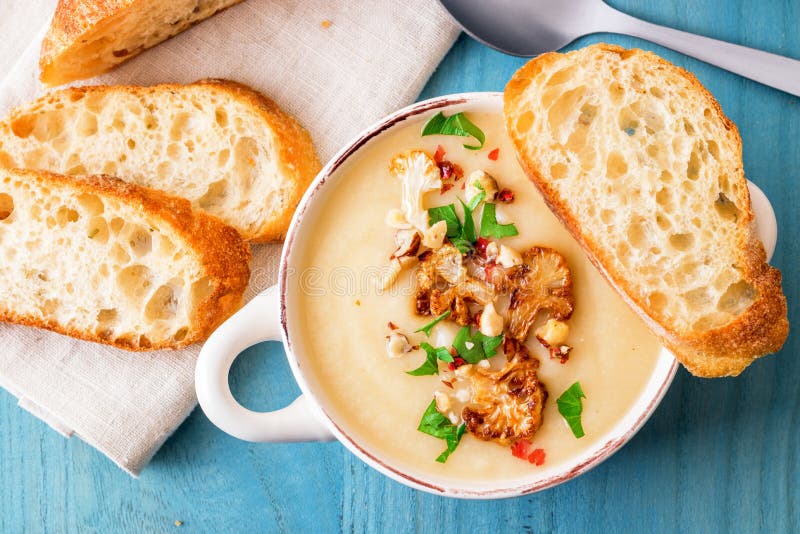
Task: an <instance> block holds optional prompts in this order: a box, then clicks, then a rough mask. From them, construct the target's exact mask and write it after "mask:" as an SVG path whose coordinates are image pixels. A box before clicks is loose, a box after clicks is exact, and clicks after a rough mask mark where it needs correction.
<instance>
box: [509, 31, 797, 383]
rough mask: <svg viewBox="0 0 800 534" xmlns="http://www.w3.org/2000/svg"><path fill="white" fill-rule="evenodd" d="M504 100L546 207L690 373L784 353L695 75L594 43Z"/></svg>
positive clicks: (719, 128)
mask: <svg viewBox="0 0 800 534" xmlns="http://www.w3.org/2000/svg"><path fill="white" fill-rule="evenodd" d="M504 100H505V109H504V113H505V119H506V127H507V129H508V132H509V135H510V136H511V139H512V141H513V143H514V146H515V148H516V150H517V153H518V157H519V160H520V162H521V164H522V166H523V168H524V169H525V171H526V172H527V173H528V175H529V176H530V178H531V179H532V180H533V182H534V183H535V184H536V186H537V187H538V188H539V190H540V191H541V192H542V195H543V196H544V198H545V200H546V201H547V203H548V205H549V206H550V207H551V208H552V210H553V211H554V212H555V213H556V215H558V217H560V219H561V220H562V221H563V222H564V224H565V225H566V227H567V228H568V229H569V230H570V232H571V233H572V234H573V235H574V236H575V238H576V239H577V240H578V241H579V242H580V243H581V244H582V245H583V247H584V248H585V250H586V252H587V253H588V255H589V258H590V259H591V260H592V261H593V263H594V264H595V265H596V266H597V267H598V268H599V269H600V270H601V272H602V273H603V274H604V275H605V276H606V278H607V279H608V280H609V281H610V282H611V284H612V285H613V286H614V287H615V288H616V289H617V291H618V292H619V293H620V294H621V295H622V297H623V298H624V299H625V300H626V301H627V302H628V303H629V304H630V305H631V306H632V307H633V308H634V310H636V311H637V312H638V313H639V315H641V317H642V318H643V319H644V320H645V321H646V322H647V324H648V325H649V326H650V328H651V329H652V330H653V331H654V332H655V333H656V334H657V335H658V336H659V337H660V339H661V341H662V342H663V343H664V344H665V346H666V347H667V348H669V349H670V350H671V351H672V352H673V353H674V354H675V356H676V357H677V358H678V359H679V360H680V361H681V362H682V363H683V364H684V365H685V366H686V368H687V369H688V370H689V371H690V372H692V373H693V374H695V375H698V376H705V377H715V376H725V375H736V374H739V373H740V372H741V371H742V370H743V369H744V368H745V367H746V366H747V365H749V364H750V363H751V362H752V361H753V360H754V359H755V358H758V357H759V356H762V355H765V354H768V353H771V352H775V351H777V350H779V349H780V347H781V346H782V345H783V342H784V341H785V339H786V336H787V334H788V329H789V323H788V320H787V317H786V298H785V297H784V295H783V293H782V291H781V275H780V272H779V271H778V270H777V269H774V268H772V267H770V266H769V265H767V263H766V254H765V252H764V247H763V245H762V244H761V242H760V241H759V240H758V238H757V236H756V233H755V228H754V220H753V213H752V211H751V209H750V196H749V193H748V190H747V183H746V180H745V177H744V172H743V170H742V149H741V139H740V137H739V133H738V131H737V130H736V126H734V124H733V123H732V122H731V121H730V120H729V119H728V118H727V117H726V116H725V115H724V114H723V113H722V110H721V109H720V106H719V104H718V103H717V101H716V100H714V98H713V97H712V96H711V94H710V93H709V92H708V91H707V90H706V89H705V88H704V87H703V86H702V85H701V84H700V83H699V82H698V81H697V79H696V78H695V77H694V76H693V75H691V74H690V73H688V72H686V71H685V70H683V69H680V68H678V67H676V66H674V65H672V64H670V63H669V62H667V61H665V60H663V59H661V58H659V57H658V56H656V55H654V54H652V53H649V52H644V51H641V50H625V49H623V48H620V47H617V46H610V45H604V44H600V45H594V46H589V47H587V48H584V49H582V50H577V51H575V52H569V53H566V54H557V53H549V54H544V55H542V56H539V57H537V58H536V59H534V60H532V61H530V62H529V63H528V64H526V65H525V66H524V67H522V68H521V69H520V70H519V71H518V72H517V73H516V74H515V75H514V77H513V78H512V79H511V81H510V82H509V83H508V85H507V87H506V90H505V97H504ZM609 335H613V333H609Z"/></svg>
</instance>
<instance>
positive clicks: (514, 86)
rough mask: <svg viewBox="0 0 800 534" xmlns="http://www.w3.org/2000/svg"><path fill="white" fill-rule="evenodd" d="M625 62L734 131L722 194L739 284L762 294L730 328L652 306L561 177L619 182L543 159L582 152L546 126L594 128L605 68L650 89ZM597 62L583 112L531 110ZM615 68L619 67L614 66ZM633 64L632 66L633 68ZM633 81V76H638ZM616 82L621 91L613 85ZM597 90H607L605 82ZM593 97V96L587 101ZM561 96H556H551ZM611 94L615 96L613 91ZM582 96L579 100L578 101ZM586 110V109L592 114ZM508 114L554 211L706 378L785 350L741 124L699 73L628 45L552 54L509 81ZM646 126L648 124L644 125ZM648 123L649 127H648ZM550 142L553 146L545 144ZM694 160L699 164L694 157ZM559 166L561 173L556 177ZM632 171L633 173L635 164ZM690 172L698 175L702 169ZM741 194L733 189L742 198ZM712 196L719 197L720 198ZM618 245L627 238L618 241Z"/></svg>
mask: <svg viewBox="0 0 800 534" xmlns="http://www.w3.org/2000/svg"><path fill="white" fill-rule="evenodd" d="M625 61H639V62H642V64H643V65H645V66H646V69H642V71H641V74H640V76H639V77H640V79H642V80H646V79H647V77H648V76H652V77H656V76H661V77H663V78H664V79H663V80H662V83H663V85H662V86H661V88H657V89H656V90H655V91H653V92H654V93H655V94H656V95H658V94H659V93H660V94H661V97H659V98H664V95H665V94H666V95H667V96H670V95H671V94H672V93H670V91H673V90H674V89H675V87H679V88H680V90H681V91H685V92H686V95H687V98H692V99H695V100H696V101H697V102H701V103H702V104H703V106H704V109H705V110H706V111H705V112H704V118H705V119H706V120H707V121H710V122H711V123H712V124H713V125H715V126H718V127H720V128H721V130H720V131H724V132H726V135H728V136H729V139H730V143H729V145H730V146H727V145H723V144H722V143H721V142H720V143H719V144H717V143H715V145H714V146H715V147H716V150H717V155H719V151H720V149H721V148H722V150H723V151H724V150H725V149H728V148H729V149H730V151H731V153H732V155H733V156H734V157H735V164H734V165H733V168H731V169H729V171H730V172H729V173H728V175H729V176H730V177H732V180H731V182H732V183H731V184H729V185H730V187H729V189H726V191H729V192H731V196H733V199H730V198H727V197H724V198H723V197H719V200H724V201H727V202H733V203H734V204H735V206H734V207H733V208H731V209H735V210H736V211H735V212H734V213H735V217H733V219H734V222H735V225H729V226H731V227H735V234H734V236H733V240H732V246H733V247H734V248H735V257H732V258H728V259H730V260H732V261H733V267H734V268H735V269H734V270H736V271H738V272H741V274H742V279H743V280H744V281H745V282H746V287H745V286H741V287H744V288H745V289H747V291H750V289H748V288H752V291H753V292H754V295H752V299H751V300H752V301H751V302H750V303H749V305H747V306H746V308H744V309H743V310H741V312H740V313H737V314H735V315H734V316H732V317H731V319H730V320H729V321H726V322H724V323H723V324H715V325H713V326H712V327H709V328H698V329H695V330H690V329H686V328H676V327H675V324H674V322H675V319H674V318H670V317H665V316H663V315H659V313H657V310H656V309H655V307H654V306H653V302H652V300H648V298H647V295H645V294H643V292H642V291H641V290H639V288H637V287H636V281H635V280H633V279H632V278H631V276H630V273H629V272H623V270H622V269H620V268H619V263H618V262H615V258H614V252H613V251H611V250H609V247H607V246H604V245H603V244H601V240H602V237H601V236H600V237H599V236H598V233H597V232H593V231H592V230H591V229H590V228H589V227H590V226H592V225H593V224H597V221H599V220H600V219H599V215H598V216H597V217H596V219H591V220H587V217H586V216H585V215H586V214H585V213H583V215H584V216H583V217H581V216H579V212H580V211H581V210H582V209H584V208H582V207H581V206H579V205H577V202H576V199H575V198H573V197H570V196H568V195H565V194H564V193H563V192H562V191H561V190H560V189H559V185H558V184H559V182H561V183H563V181H564V180H574V181H576V183H577V181H580V185H581V186H582V187H587V186H586V185H584V184H586V183H589V182H590V181H591V180H596V181H598V182H609V181H612V180H610V179H609V173H608V171H607V172H606V174H605V175H602V176H600V175H601V174H602V173H594V174H592V173H590V172H585V171H583V170H578V171H577V172H575V171H572V172H573V174H574V176H567V175H566V174H565V175H564V176H561V175H560V171H561V169H562V167H554V165H555V164H552V161H545V157H546V156H545V157H543V156H542V154H545V153H546V151H551V152H552V151H561V152H562V153H566V154H567V155H568V156H570V155H571V156H573V157H574V155H575V152H571V151H570V149H569V148H568V147H567V145H569V144H570V137H567V138H566V139H561V140H560V139H555V136H553V135H551V136H550V137H547V136H545V135H543V134H550V133H551V131H550V130H548V129H547V128H549V125H548V126H545V122H546V121H547V122H548V123H550V121H552V123H554V124H555V125H556V127H557V126H559V125H561V124H562V123H563V122H564V121H565V120H566V119H565V117H572V118H574V117H575V116H577V120H578V122H580V121H581V120H583V122H586V123H587V124H588V126H587V127H591V122H592V120H594V118H595V116H596V115H595V114H600V115H602V114H603V113H604V110H602V109H598V106H597V105H595V104H596V103H597V99H594V100H592V98H591V91H592V90H594V89H598V88H599V86H598V84H599V83H600V82H599V81H598V79H599V77H600V76H601V75H602V74H605V75H607V76H610V79H612V80H614V81H615V82H616V83H617V84H619V85H620V87H621V89H622V92H623V94H626V91H632V92H634V93H641V92H643V91H644V92H645V93H646V92H647V91H648V88H647V87H646V85H647V84H645V83H643V84H642V86H641V87H633V86H631V87H626V86H624V83H623V82H621V81H620V80H618V79H616V76H618V73H619V72H625V71H624V69H625V68H626V67H622V66H621V64H622V63H623V62H625ZM593 67H594V68H596V69H598V71H599V73H598V72H595V74H596V76H595V77H594V78H595V79H594V80H588V81H587V85H589V86H590V89H589V90H588V91H584V92H583V93H581V92H580V91H579V92H577V93H570V94H569V95H567V96H568V97H570V98H572V100H569V99H568V101H567V102H566V103H567V104H571V105H574V106H575V107H576V108H577V106H578V105H580V104H583V105H584V108H583V109H578V110H577V111H576V112H575V113H580V115H574V114H573V115H570V113H572V110H570V109H567V110H566V111H563V112H562V110H561V109H558V108H556V111H555V112H554V113H553V114H552V115H551V114H549V113H548V111H550V110H551V109H553V107H551V108H549V109H536V108H535V107H532V106H531V104H530V100H531V99H534V98H536V97H540V99H539V101H538V102H539V103H542V102H545V103H550V104H552V102H555V101H556V100H557V99H558V98H559V97H560V96H562V95H564V94H566V92H561V93H558V91H557V89H556V88H554V89H553V93H551V94H550V95H549V97H548V98H551V99H552V100H545V98H544V92H543V91H541V88H542V87H545V86H546V85H547V83H548V82H549V81H550V80H551V79H552V78H553V77H556V78H555V80H554V82H555V83H554V84H553V87H555V86H558V85H559V84H563V83H566V82H568V81H569V79H570V76H571V75H573V74H576V73H577V72H579V71H581V69H590V68H593ZM615 68H618V69H619V70H618V71H617V72H613V71H614V69H615ZM629 68H630V69H633V68H634V67H629ZM570 69H574V70H570ZM604 69H605V70H604ZM633 79H634V82H635V77H633ZM570 87H571V86H570ZM609 87H610V88H614V89H619V88H617V87H616V86H614V85H613V83H612V84H611V85H610V86H609ZM551 88H552V87H551ZM599 89H600V90H602V88H599ZM587 93H588V94H589V98H583V97H585V96H586V94H587ZM540 94H541V95H542V96H540ZM554 94H555V96H553V95H554ZM608 94H611V93H610V89H609V93H608ZM576 96H577V98H575V97H576ZM641 98H645V99H646V98H650V96H649V95H647V94H645V95H644V96H643V97H641ZM653 98H657V97H653ZM590 101H592V102H595V104H591V105H590V106H589V107H588V108H587V107H586V103H587V102H590ZM621 101H623V100H621ZM693 101H694V100H693ZM608 107H610V105H608ZM587 110H588V113H586V112H587ZM585 114H586V115H588V117H587V116H586V115H585ZM504 115H505V119H506V127H507V130H508V133H509V135H510V137H511V139H512V142H513V144H514V146H515V149H516V152H517V156H518V159H519V162H520V164H521V166H522V168H523V169H524V170H525V172H526V173H527V174H528V176H529V177H530V179H531V180H532V181H533V183H534V184H535V185H536V187H537V188H538V189H539V191H540V192H541V193H542V195H543V197H544V199H545V201H546V203H547V204H548V206H549V207H550V209H551V210H552V211H553V212H554V213H555V214H556V215H557V216H558V218H559V219H560V220H561V221H562V222H563V224H564V225H565V226H566V228H567V229H568V230H569V231H570V233H571V234H572V235H573V236H574V237H575V238H576V239H577V240H578V242H579V243H580V244H581V245H582V247H583V248H584V250H585V251H586V253H587V255H588V257H589V259H590V260H591V261H592V263H593V264H594V265H595V266H596V267H597V268H598V269H599V270H600V272H601V273H603V275H604V276H605V278H606V279H607V280H608V281H609V283H611V285H612V286H613V287H614V288H615V289H616V290H617V292H618V293H619V294H620V295H621V296H622V298H623V299H624V300H625V301H626V302H627V303H628V304H629V305H630V306H631V307H632V308H633V309H634V310H635V311H636V312H637V314H638V315H639V316H640V317H641V318H642V319H643V320H644V321H645V322H646V324H647V325H648V326H649V327H650V329H651V330H652V331H653V332H654V333H655V334H656V335H657V336H658V337H659V338H660V340H661V341H662V343H663V344H664V345H665V346H666V347H667V348H668V349H670V350H671V351H672V352H673V354H675V356H676V358H678V360H680V361H681V363H683V365H684V366H685V367H686V368H687V369H688V370H689V371H690V372H691V373H692V374H695V375H697V376H702V377H718V376H732V375H737V374H739V373H740V372H741V371H742V370H744V368H745V367H747V365H749V364H750V363H751V362H752V361H753V360H754V359H756V358H758V357H760V356H763V355H765V354H769V353H772V352H775V351H777V350H779V349H780V347H781V346H782V345H783V342H784V341H785V339H786V337H787V335H788V329H789V323H788V319H787V307H786V298H785V296H784V295H783V293H782V290H781V275H780V272H779V271H778V270H777V269H775V268H773V267H771V266H769V265H768V264H767V263H766V252H765V250H764V247H763V245H762V243H761V242H760V241H759V240H758V238H757V236H756V233H755V230H754V228H753V214H752V211H751V209H750V197H749V193H748V191H747V186H746V180H745V177H744V171H743V168H742V164H741V159H742V152H741V138H740V137H739V133H738V130H737V129H736V126H735V125H734V124H733V122H731V121H730V119H728V118H727V117H726V116H725V115H724V114H723V112H722V109H721V107H720V105H719V103H718V102H717V101H716V100H715V99H714V97H713V96H712V95H711V94H710V93H709V92H708V90H706V89H705V88H704V87H703V86H702V85H701V84H700V82H699V81H698V80H697V79H696V78H695V77H694V75H692V74H691V73H689V72H687V71H685V70H684V69H681V68H679V67H676V66H674V65H672V64H671V63H669V62H667V61H666V60H664V59H662V58H660V57H658V56H656V55H655V54H652V53H650V52H645V51H642V50H626V49H624V48H621V47H618V46H614V45H606V44H598V45H593V46H589V47H586V48H584V49H581V50H577V51H575V52H569V53H566V54H559V53H547V54H543V55H541V56H539V57H537V58H534V59H533V60H531V61H530V62H528V63H527V64H526V65H524V66H523V67H522V68H521V69H519V70H518V71H517V72H516V73H515V74H514V76H513V77H512V79H511V80H510V81H509V83H508V85H507V86H506V89H505V93H504ZM523 115H525V116H523ZM620 117H621V116H620ZM560 121H561V122H560ZM620 122H623V121H622V119H620ZM640 122H645V123H646V121H640ZM613 126H614V128H616V127H619V128H620V129H623V131H627V135H628V136H632V135H635V132H634V133H633V134H632V133H631V132H630V131H629V130H628V129H627V128H625V126H626V124H619V125H613ZM638 126H640V127H641V126H642V125H641V124H639V125H638ZM534 127H539V128H542V129H543V130H542V131H536V132H534V131H533V129H534ZM578 127H580V126H578ZM642 129H643V130H644V128H642ZM687 132H688V130H687ZM655 133H658V132H655ZM648 134H649V131H648ZM687 135H688V133H687ZM579 141H580V139H578V141H577V142H576V143H575V144H574V145H575V146H573V147H572V148H576V146H577V147H578V149H580V148H581V147H580V142H579ZM716 141H719V140H716ZM537 143H538V144H537ZM545 144H547V146H546V147H544V148H542V147H543V146H544V145H545ZM640 152H641V151H640ZM711 152H713V150H712V151H711ZM637 155H638V156H641V157H644V158H645V159H646V156H648V155H649V154H643V153H638V154H637ZM709 159H710V158H709ZM558 163H560V162H558ZM689 163H691V158H690V159H689ZM565 167H566V166H565ZM703 168H704V167H700V170H701V171H702V169H703ZM553 169H555V170H556V171H558V172H556V173H554V172H553ZM567 169H568V170H567V171H565V173H568V172H569V167H567ZM593 169H594V168H592V169H590V170H593ZM625 169H626V170H627V165H626V166H625ZM689 169H690V166H687V170H689ZM554 174H558V176H557V177H555V178H554V176H553V175H554ZM623 174H626V173H623ZM690 174H694V171H692V172H691V173H690ZM617 178H619V177H617ZM634 179H639V177H638V176H637V177H635V178H634ZM641 179H642V180H643V182H644V181H646V180H647V178H645V177H644V176H641ZM695 180H698V181H699V182H701V183H702V182H703V181H704V180H709V179H708V177H705V176H702V172H701V173H700V175H699V176H697V177H696V178H695ZM570 183H572V182H570ZM564 187H566V186H564ZM613 187H615V186H613ZM733 192H735V195H734V194H733ZM612 193H613V190H612ZM647 194H650V195H655V194H656V192H655V191H649V192H645V193H642V194H641V195H640V196H638V197H635V198H634V199H633V201H641V200H642V199H643V198H644V197H645V196H646V195H647ZM710 200H711V202H714V201H715V198H711V199H710ZM596 202H597V207H596V210H595V211H598V210H601V209H602V207H603V206H604V203H606V202H608V197H602V196H601V197H598V198H596ZM726 207H728V204H725V203H723V208H726ZM709 209H710V210H711V212H712V214H713V210H714V209H715V208H714V207H711V208H709ZM618 211H619V210H618ZM617 216H618V212H617V211H615V212H613V213H612V215H611V217H613V218H616V217H617ZM614 222H615V223H620V222H625V220H624V218H623V219H616V220H615V221H614ZM627 222H631V221H627ZM637 222H638V221H637ZM598 226H599V225H598ZM648 235H649V234H648ZM681 235H683V234H681ZM617 243H619V240H618V241H617ZM668 246H669V243H664V248H665V249H666V248H667V247H668ZM623 248H624V247H623ZM628 248H630V247H628ZM656 271H657V274H660V275H663V276H666V275H668V274H669V273H668V272H658V269H656ZM718 306H719V305H718Z"/></svg>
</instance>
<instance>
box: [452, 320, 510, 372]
mask: <svg viewBox="0 0 800 534" xmlns="http://www.w3.org/2000/svg"><path fill="white" fill-rule="evenodd" d="M502 342H503V334H500V335H499V336H485V335H483V334H482V333H481V332H480V331H476V332H475V333H474V334H473V333H471V329H470V327H469V326H463V327H461V329H460V330H459V331H458V333H457V334H456V337H455V339H454V340H453V347H454V348H455V349H456V352H458V355H459V356H461V357H462V358H464V360H465V361H466V362H467V363H472V364H475V363H478V362H479V361H481V360H484V359H486V358H491V357H492V356H494V355H495V354H497V347H498V346H499V345H500V343H502Z"/></svg>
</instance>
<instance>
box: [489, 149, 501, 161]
mask: <svg viewBox="0 0 800 534" xmlns="http://www.w3.org/2000/svg"><path fill="white" fill-rule="evenodd" d="M499 155H500V149H499V148H495V149H494V150H492V151H491V152H489V159H490V160H492V161H497V156H499Z"/></svg>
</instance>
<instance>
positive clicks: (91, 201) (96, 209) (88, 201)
mask: <svg viewBox="0 0 800 534" xmlns="http://www.w3.org/2000/svg"><path fill="white" fill-rule="evenodd" d="M78 204H80V206H81V208H83V209H84V210H85V211H86V213H87V214H89V215H100V214H101V213H103V210H104V209H105V206H104V205H103V201H102V200H100V198H99V197H98V196H97V195H92V194H90V193H84V194H82V195H78Z"/></svg>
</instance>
